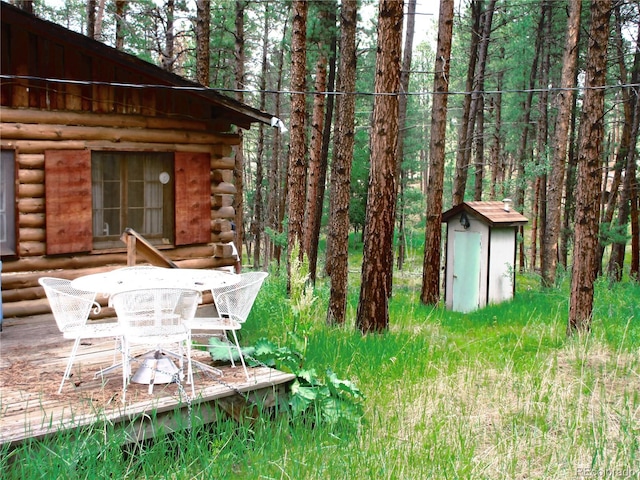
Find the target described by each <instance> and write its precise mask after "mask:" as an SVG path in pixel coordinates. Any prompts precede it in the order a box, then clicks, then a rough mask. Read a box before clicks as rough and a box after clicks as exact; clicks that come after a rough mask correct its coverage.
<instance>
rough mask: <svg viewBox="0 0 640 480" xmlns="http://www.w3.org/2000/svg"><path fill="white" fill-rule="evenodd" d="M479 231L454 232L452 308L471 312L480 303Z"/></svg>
mask: <svg viewBox="0 0 640 480" xmlns="http://www.w3.org/2000/svg"><path fill="white" fill-rule="evenodd" d="M480 239H481V236H480V233H479V232H454V237H453V310H454V311H456V312H471V311H473V310H475V309H477V308H478V306H479V305H480V247H481V245H480Z"/></svg>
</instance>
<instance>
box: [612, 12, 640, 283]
mask: <svg viewBox="0 0 640 480" xmlns="http://www.w3.org/2000/svg"><path fill="white" fill-rule="evenodd" d="M614 10H615V16H616V22H615V23H616V25H615V27H616V28H615V31H616V35H615V45H616V48H617V57H618V59H619V60H618V64H619V67H620V81H621V83H622V84H623V85H626V84H627V82H628V80H627V78H628V75H627V68H626V64H625V62H624V52H623V46H622V29H621V28H622V26H621V24H622V19H621V17H620V5H619V4H618V5H616V6H615V7H614ZM639 52H640V32H638V37H637V40H636V52H635V59H637V58H638V56H639V55H640V53H639ZM634 68H636V69H637V68H638V62H637V61H634ZM631 77H632V78H631V83H632V84H637V82H638V79H639V78H640V72H638V71H637V70H634V71H632V73H631ZM630 90H631V89H627V88H625V89H623V90H622V99H623V108H624V124H623V126H622V138H621V139H620V145H619V147H618V156H617V159H616V163H624V164H625V165H624V167H625V175H624V181H623V187H622V191H621V192H620V201H619V203H618V216H617V219H616V222H615V227H617V228H618V229H620V230H623V231H624V234H625V235H626V231H627V229H628V226H629V223H628V222H629V215H630V211H631V193H632V191H633V184H634V183H635V176H636V155H635V154H636V149H635V143H636V142H635V139H637V135H638V96H637V95H633V98H632V95H631V92H630ZM632 139H634V140H633V144H632ZM613 227H614V225H613V223H612V228H613ZM620 234H623V232H622V231H621V232H620ZM626 246H627V242H626V239H625V241H614V242H613V243H612V245H611V257H610V259H609V267H608V274H609V277H610V278H612V279H614V280H616V281H618V282H619V281H620V280H622V269H623V266H624V256H625V250H626Z"/></svg>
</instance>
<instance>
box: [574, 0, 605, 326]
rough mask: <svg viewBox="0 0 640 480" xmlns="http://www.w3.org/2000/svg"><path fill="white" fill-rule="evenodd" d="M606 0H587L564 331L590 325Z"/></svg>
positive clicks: (598, 186)
mask: <svg viewBox="0 0 640 480" xmlns="http://www.w3.org/2000/svg"><path fill="white" fill-rule="evenodd" d="M610 15H611V0H594V1H592V2H591V26H590V29H589V48H588V50H587V68H586V78H585V94H584V103H583V107H582V119H581V121H580V150H579V159H578V188H577V195H576V230H575V245H574V250H573V252H574V260H573V269H572V275H571V299H570V303H569V322H568V325H567V333H568V334H572V333H574V332H584V331H588V330H589V329H590V328H591V314H592V311H593V284H594V281H595V277H596V259H597V253H598V218H599V204H600V185H601V174H600V172H601V165H600V161H601V154H602V142H603V140H604V120H603V118H604V89H603V88H602V87H603V86H604V85H605V82H606V73H607V43H608V40H609V16H610Z"/></svg>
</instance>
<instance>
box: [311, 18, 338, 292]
mask: <svg viewBox="0 0 640 480" xmlns="http://www.w3.org/2000/svg"><path fill="white" fill-rule="evenodd" d="M334 11H335V10H334ZM328 18H329V15H328V13H327V11H326V10H324V9H323V10H321V11H320V13H319V21H320V22H321V24H322V27H321V31H323V32H333V31H334V30H335V22H334V24H333V25H330V24H328V22H327V20H328ZM334 18H335V17H334ZM325 40H326V39H325V38H324V35H323V34H320V35H319V36H318V39H317V46H318V58H317V60H316V79H315V85H314V88H315V91H316V94H315V95H314V96H313V110H312V114H311V144H310V147H309V168H308V173H307V198H306V207H305V215H306V216H305V227H304V251H305V254H306V255H307V258H308V259H309V262H310V264H311V250H312V249H313V250H314V251H315V254H314V258H313V262H314V263H315V262H316V260H317V248H314V247H312V244H313V243H314V242H317V240H318V239H317V237H316V231H319V228H318V227H317V226H316V222H318V221H320V219H321V218H322V215H319V214H318V212H319V211H320V212H321V211H322V202H323V199H324V198H323V197H320V196H319V195H318V194H319V192H320V181H321V180H322V181H324V179H326V174H325V175H323V172H322V169H323V167H324V168H325V169H326V163H325V164H324V165H323V161H322V141H323V138H324V135H323V134H324V121H325V104H326V97H327V95H326V93H325V92H326V91H327V44H326V41H325ZM329 42H330V40H329ZM314 272H315V267H314ZM314 280H315V275H314Z"/></svg>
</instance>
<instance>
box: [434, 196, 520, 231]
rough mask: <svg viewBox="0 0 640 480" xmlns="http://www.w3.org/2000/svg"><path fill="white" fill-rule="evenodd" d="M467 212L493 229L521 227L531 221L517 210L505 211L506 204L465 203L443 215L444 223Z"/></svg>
mask: <svg viewBox="0 0 640 480" xmlns="http://www.w3.org/2000/svg"><path fill="white" fill-rule="evenodd" d="M462 212H467V213H468V214H471V215H475V216H476V217H480V218H481V219H482V220H484V221H485V222H486V223H487V224H489V225H490V226H492V227H495V226H502V227H508V226H514V227H515V226H519V225H524V224H525V223H527V222H528V221H529V220H527V218H526V217H525V216H524V215H522V214H521V213H519V212H516V211H515V210H512V209H509V210H506V209H505V202H494V201H492V202H463V203H461V204H459V205H456V206H455V207H453V208H452V209H450V210H447V211H446V212H444V213H443V214H442V221H443V222H448V221H449V220H450V219H451V218H453V217H455V216H456V215H458V214H459V213H462Z"/></svg>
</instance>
